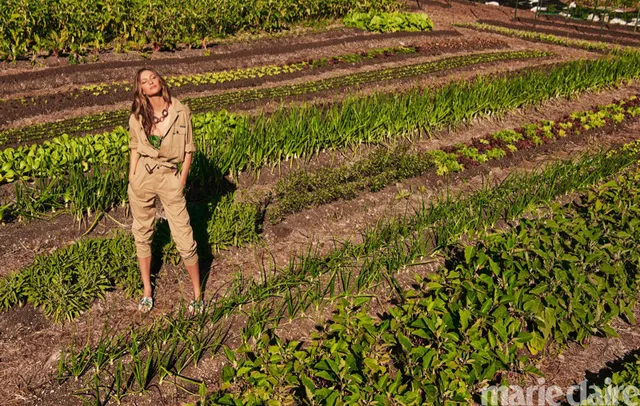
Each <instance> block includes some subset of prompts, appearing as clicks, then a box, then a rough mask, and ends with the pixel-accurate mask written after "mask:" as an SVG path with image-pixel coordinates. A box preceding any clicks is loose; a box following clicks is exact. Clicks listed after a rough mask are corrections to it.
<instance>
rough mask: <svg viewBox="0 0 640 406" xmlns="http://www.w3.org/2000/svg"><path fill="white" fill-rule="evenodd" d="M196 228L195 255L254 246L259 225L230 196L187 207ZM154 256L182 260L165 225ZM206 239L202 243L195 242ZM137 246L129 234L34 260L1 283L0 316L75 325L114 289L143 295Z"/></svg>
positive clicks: (252, 212)
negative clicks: (32, 310) (15, 311)
mask: <svg viewBox="0 0 640 406" xmlns="http://www.w3.org/2000/svg"><path fill="white" fill-rule="evenodd" d="M189 211H190V215H191V217H192V219H193V222H194V223H198V224H205V226H204V227H205V230H200V229H199V228H198V227H196V231H197V232H196V239H197V240H198V243H199V244H198V246H199V247H198V248H199V255H200V256H201V257H202V258H209V257H211V254H212V252H218V251H220V250H223V249H227V248H228V247H230V246H242V245H245V244H248V243H255V242H257V241H258V239H259V228H260V224H261V222H262V220H261V209H260V208H259V207H258V206H257V205H255V204H251V203H234V202H233V195H226V196H223V197H222V198H221V199H212V200H209V201H206V202H203V203H199V204H196V205H190V206H189ZM154 234H155V236H154V242H153V250H154V253H155V256H156V257H157V258H158V259H160V260H161V261H162V262H163V263H166V262H172V263H174V264H177V263H178V261H179V259H180V256H179V254H178V252H177V249H176V248H175V244H174V243H173V241H172V240H171V238H170V234H169V230H168V227H167V224H166V223H165V222H161V223H157V224H156V230H155V233H154ZM201 235H204V236H205V237H204V239H203V238H199V237H200V236H201ZM135 258H136V256H135V245H134V242H133V238H131V236H130V235H129V234H128V233H124V232H118V233H117V234H116V236H115V237H112V238H91V239H83V240H80V241H78V242H76V243H73V244H71V245H69V246H68V247H64V248H60V249H58V250H56V251H55V252H54V253H52V254H43V255H39V256H37V257H36V258H35V260H34V262H33V264H32V265H30V266H28V267H26V268H24V269H21V270H19V271H17V272H16V273H14V274H12V275H9V276H7V277H3V278H0V311H5V310H7V309H10V308H11V307H13V306H16V305H23V304H25V303H30V304H31V305H33V306H34V307H37V308H40V309H42V311H43V312H44V314H45V315H46V316H47V317H49V318H50V319H52V320H53V321H54V322H61V321H67V320H73V319H75V318H76V317H78V316H79V315H80V314H81V313H82V312H84V311H85V310H87V309H88V308H89V307H90V306H91V304H92V303H93V302H94V301H95V300H96V299H102V298H103V297H104V296H105V294H106V292H107V291H109V290H112V289H114V288H119V289H122V290H123V291H124V292H125V294H126V295H127V296H128V297H133V296H137V295H138V294H140V293H141V288H142V284H141V281H140V275H139V272H138V269H137V262H136V259H135Z"/></svg>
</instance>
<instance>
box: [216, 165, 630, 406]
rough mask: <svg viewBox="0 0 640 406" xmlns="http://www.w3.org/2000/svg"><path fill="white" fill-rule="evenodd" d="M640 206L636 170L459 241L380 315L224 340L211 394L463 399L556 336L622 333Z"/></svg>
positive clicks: (257, 399) (517, 368) (309, 399)
mask: <svg viewBox="0 0 640 406" xmlns="http://www.w3.org/2000/svg"><path fill="white" fill-rule="evenodd" d="M639 204H640V174H638V173H637V172H631V173H627V174H625V175H622V176H618V177H616V178H615V179H614V180H612V181H610V182H608V183H606V184H605V185H602V186H600V187H597V188H593V189H591V190H589V191H588V192H587V193H584V194H582V195H580V197H579V198H578V199H576V201H575V202H573V203H571V204H569V205H567V206H560V205H557V204H554V205H552V206H551V209H550V214H549V215H548V216H546V217H545V218H541V219H534V220H530V219H524V218H523V219H521V220H520V222H519V224H518V225H517V226H515V227H514V228H513V229H508V230H506V231H491V232H485V233H481V234H480V235H479V236H478V237H477V239H476V240H475V241H474V243H475V244H474V245H465V244H462V243H456V244H453V245H452V246H450V247H448V248H447V249H446V253H447V257H448V260H447V262H446V265H445V266H444V267H443V268H441V269H440V270H439V271H438V272H437V273H434V274H430V275H428V276H427V277H426V278H425V279H424V280H422V281H421V282H420V287H419V288H418V289H416V290H410V291H406V292H403V295H402V297H403V301H402V303H401V305H399V306H393V307H391V308H389V309H388V311H387V312H385V314H383V315H382V316H381V318H379V319H377V318H373V317H371V316H369V315H368V314H367V313H366V312H365V311H359V312H358V311H357V310H358V309H357V308H354V307H353V306H348V305H346V304H342V305H340V306H338V313H337V315H335V316H334V317H333V318H332V319H331V320H330V321H329V322H328V323H327V324H326V325H325V326H323V328H322V329H321V330H320V332H319V333H315V334H313V336H312V339H311V340H310V342H308V343H301V342H297V341H294V342H286V341H284V340H281V339H279V338H278V336H277V335H276V334H274V333H273V332H272V331H267V332H266V333H265V334H263V335H262V336H261V337H260V338H259V339H258V340H256V343H255V344H254V345H250V344H245V345H242V346H241V347H240V348H239V349H238V351H237V353H239V355H238V354H234V353H232V352H230V351H227V352H226V354H227V356H228V358H229V362H230V365H227V366H225V367H224V368H223V371H222V386H221V390H220V391H218V392H217V393H215V394H213V395H212V396H211V397H210V398H209V399H210V404H224V405H260V404H266V403H267V402H272V403H280V404H314V403H322V404H327V405H341V404H356V403H372V402H373V403H376V404H385V405H386V404H395V403H397V402H401V403H402V404H407V405H420V404H451V402H464V403H466V402H471V401H473V395H474V394H477V393H478V392H479V391H480V390H481V389H482V388H483V386H485V385H486V384H487V383H489V382H492V381H494V380H495V379H496V378H497V376H498V375H497V374H498V373H499V372H501V371H514V372H520V373H527V372H528V373H536V374H538V373H539V371H538V370H537V369H536V368H535V366H534V365H533V363H532V362H531V360H530V359H531V357H532V356H534V357H535V356H536V355H537V354H538V353H540V352H541V351H544V350H545V348H546V347H547V345H548V344H549V343H555V344H559V345H565V344H566V343H568V342H569V341H577V342H579V343H583V342H584V341H585V340H586V339H587V338H589V337H591V336H592V335H596V334H602V335H605V336H616V335H617V334H616V332H615V331H614V330H613V329H612V328H611V322H612V321H613V320H614V319H616V318H617V317H618V316H620V317H623V318H625V319H626V320H628V321H629V322H631V323H635V318H634V315H633V311H632V309H633V306H634V304H635V302H636V296H637V290H638V288H639V287H640V283H639V282H640V279H639V278H638V269H639V268H640V250H638V245H637V240H638V238H640V227H638V224H639V222H640V220H639V218H640V206H639ZM405 243H408V242H405ZM355 304H356V305H361V304H363V300H359V301H356V303H355ZM354 313H355V314H354Z"/></svg>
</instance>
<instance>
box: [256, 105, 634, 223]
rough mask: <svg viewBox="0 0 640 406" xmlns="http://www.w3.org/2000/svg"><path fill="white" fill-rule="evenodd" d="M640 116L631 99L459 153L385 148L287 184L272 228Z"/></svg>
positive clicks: (500, 135) (279, 187)
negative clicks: (364, 194)
mask: <svg viewBox="0 0 640 406" xmlns="http://www.w3.org/2000/svg"><path fill="white" fill-rule="evenodd" d="M638 115H640V99H638V97H637V96H631V97H629V98H628V99H626V100H621V101H618V102H615V103H612V104H608V105H605V106H598V107H596V108H594V109H592V110H588V111H580V112H575V113H573V114H571V115H567V116H565V117H563V118H562V119H560V120H558V121H557V122H554V121H548V120H543V121H540V122H538V123H530V124H526V125H524V126H522V127H520V128H517V129H515V130H511V129H505V130H501V131H498V132H496V133H493V134H490V135H489V136H487V137H477V138H475V139H474V140H472V141H469V142H467V143H464V144H462V143H461V144H456V145H455V146H454V147H448V148H443V149H440V150H432V151H427V152H418V153H411V152H409V151H408V148H407V146H400V147H395V148H393V149H387V148H379V149H378V150H376V151H374V152H373V153H372V154H371V155H370V156H368V157H366V158H364V159H362V160H359V161H357V162H355V163H349V164H345V165H342V166H340V167H327V168H322V169H319V170H316V171H306V170H300V171H296V172H293V173H291V174H290V175H288V176H286V177H284V178H281V179H280V180H278V182H277V183H276V186H275V189H274V195H275V204H274V205H272V206H270V207H269V208H268V213H269V219H270V221H271V222H272V223H275V222H278V221H279V220H282V219H283V218H284V217H285V216H286V215H289V214H292V213H296V212H299V211H301V210H303V209H305V208H308V207H311V206H315V205H322V204H326V203H329V202H332V201H335V200H338V199H353V198H355V197H356V196H357V194H358V192H360V191H362V190H365V189H368V190H370V191H372V192H375V191H378V190H381V189H382V188H384V187H385V186H386V185H389V184H392V183H394V182H396V181H399V180H403V179H408V178H412V177H415V176H419V175H422V174H424V173H426V172H428V171H434V172H435V173H436V174H437V175H440V176H442V175H445V174H448V173H451V172H461V171H463V170H464V169H465V167H466V166H474V165H478V164H483V163H486V162H488V161H490V160H496V159H501V158H504V157H507V156H509V155H511V154H513V153H514V152H516V151H522V150H526V149H529V148H532V147H535V146H539V145H542V144H544V143H547V142H551V141H552V140H555V139H558V138H563V137H566V136H570V135H579V134H582V135H586V134H585V132H588V131H589V130H593V129H597V128H602V127H604V126H605V125H611V124H620V123H622V122H625V121H629V120H630V119H632V118H634V117H636V116H638Z"/></svg>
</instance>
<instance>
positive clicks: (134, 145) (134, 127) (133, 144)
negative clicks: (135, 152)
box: [129, 114, 138, 149]
mask: <svg viewBox="0 0 640 406" xmlns="http://www.w3.org/2000/svg"><path fill="white" fill-rule="evenodd" d="M129 149H138V120H136V118H135V116H134V115H133V114H132V115H131V116H130V117H129Z"/></svg>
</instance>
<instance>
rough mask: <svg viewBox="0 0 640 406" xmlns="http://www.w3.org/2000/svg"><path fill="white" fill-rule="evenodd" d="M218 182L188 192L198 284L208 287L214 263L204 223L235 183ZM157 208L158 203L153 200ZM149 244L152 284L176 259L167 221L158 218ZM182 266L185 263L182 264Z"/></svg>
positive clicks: (193, 188) (176, 261) (177, 256)
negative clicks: (167, 264)
mask: <svg viewBox="0 0 640 406" xmlns="http://www.w3.org/2000/svg"><path fill="white" fill-rule="evenodd" d="M220 178H221V181H219V182H217V184H216V185H215V186H214V187H209V188H204V187H199V186H197V185H192V186H190V188H189V190H188V192H187V211H188V212H189V218H190V220H191V227H192V229H193V237H194V239H195V240H196V243H197V244H198V257H199V259H200V262H199V265H200V284H201V286H202V289H203V295H204V294H205V293H206V292H204V289H205V287H206V286H207V280H208V279H209V273H210V271H211V264H212V262H213V254H212V247H211V243H210V242H209V230H208V229H207V226H208V224H209V221H210V220H211V218H212V216H213V213H214V211H215V209H216V207H217V206H218V204H219V203H220V201H221V200H222V198H223V197H224V196H226V195H228V194H231V193H233V192H234V191H235V189H236V186H235V185H234V184H233V183H231V182H229V181H228V180H227V179H226V178H224V177H222V176H221V177H220ZM156 204H157V207H160V206H161V204H160V203H159V202H156ZM151 246H152V255H153V259H152V263H151V278H152V284H153V285H154V286H155V279H156V278H157V276H158V273H159V272H160V270H161V269H162V266H163V265H164V263H165V262H167V261H171V262H172V263H173V264H174V265H177V264H178V262H179V258H180V256H179V255H178V253H177V251H176V248H175V244H174V243H173V239H172V236H171V230H170V228H169V223H168V221H166V220H164V219H159V220H157V221H156V224H155V230H154V233H153V242H152V244H151ZM181 267H182V268H184V266H181Z"/></svg>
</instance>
